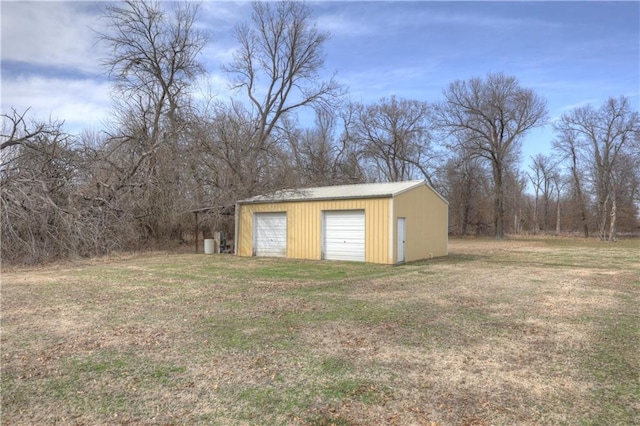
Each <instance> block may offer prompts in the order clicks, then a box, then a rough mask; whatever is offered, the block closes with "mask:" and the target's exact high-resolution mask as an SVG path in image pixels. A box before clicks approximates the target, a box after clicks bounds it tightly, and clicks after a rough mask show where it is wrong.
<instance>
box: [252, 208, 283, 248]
mask: <svg viewBox="0 0 640 426" xmlns="http://www.w3.org/2000/svg"><path fill="white" fill-rule="evenodd" d="M254 248H255V250H254V255H255V256H273V257H285V256H286V255H287V215H286V213H256V214H255V216H254Z"/></svg>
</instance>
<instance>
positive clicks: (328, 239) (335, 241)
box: [323, 210, 365, 262]
mask: <svg viewBox="0 0 640 426" xmlns="http://www.w3.org/2000/svg"><path fill="white" fill-rule="evenodd" d="M323 224H324V226H323V253H324V258H325V259H328V260H347V261H357V262H364V261H365V219H364V210H346V211H326V212H324V221H323Z"/></svg>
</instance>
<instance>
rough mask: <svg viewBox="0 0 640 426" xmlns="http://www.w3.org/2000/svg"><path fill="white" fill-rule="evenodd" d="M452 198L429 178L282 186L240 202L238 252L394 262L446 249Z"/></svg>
mask: <svg viewBox="0 0 640 426" xmlns="http://www.w3.org/2000/svg"><path fill="white" fill-rule="evenodd" d="M447 221H448V203H447V201H446V200H445V199H444V198H442V196H440V195H439V194H438V193H437V192H436V191H435V190H434V189H433V188H431V187H430V186H429V185H427V183H426V182H424V181H409V182H389V183H372V184H360V185H339V186H326V187H319V188H305V189H293V190H283V191H277V192H275V193H272V194H267V195H259V196H256V197H252V198H249V199H246V200H242V201H240V202H238V204H237V206H236V232H235V235H236V241H235V247H236V254H237V255H239V256H281V257H290V258H296V259H328V260H350V261H359V262H372V263H385V264H395V263H400V262H409V261H413V260H419V259H426V258H431V257H437V256H446V255H447V243H448V223H447Z"/></svg>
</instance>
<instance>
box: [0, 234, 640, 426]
mask: <svg viewBox="0 0 640 426" xmlns="http://www.w3.org/2000/svg"><path fill="white" fill-rule="evenodd" d="M639 249H640V247H639V246H638V245H636V244H634V243H633V242H632V243H628V242H625V243H623V244H621V245H614V244H597V243H594V242H592V241H588V242H584V241H582V240H570V239H562V240H555V239H552V238H539V239H520V240H511V241H503V242H499V241H493V240H453V241H451V244H450V254H451V255H450V256H449V257H447V258H442V259H434V260H433V261H425V262H416V263H411V264H406V265H402V266H398V267H385V266H379V265H366V264H351V263H340V262H308V261H291V260H284V259H252V258H250V259H247V258H236V257H233V256H222V255H221V256H217V255H214V256H205V255H186V254H175V255H174V254H169V253H156V254H153V255H151V254H147V255H144V256H120V257H119V258H110V259H102V260H94V261H87V262H79V263H76V264H65V265H58V266H55V265H52V266H51V267H48V268H33V269H29V268H21V269H14V270H11V271H3V274H2V293H1V302H2V305H1V312H0V315H1V320H2V324H1V326H2V336H1V344H2V353H1V358H0V361H1V368H2V377H1V384H2V407H1V408H2V424H7V425H9V424H11V425H13V424H53V423H57V424H221V425H227V424H273V425H280V424H300V425H329V424H336V425H369V424H387V425H404V424H425V425H449V424H453V425H485V424H486V425H489V424H497V425H499V424H505V425H506V424H524V425H526V424H530V425H537V424H594V425H595V424H613V423H615V424H632V423H633V422H635V421H636V419H637V418H639V417H640V406H639V405H638V400H640V382H639V381H638V374H639V372H640V359H639V358H640V356H639V355H638V354H639V353H640V339H638V335H640V286H639V285H638V282H639V281H638V276H640V259H639V258H638V253H639Z"/></svg>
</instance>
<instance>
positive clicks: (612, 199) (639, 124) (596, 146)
mask: <svg viewBox="0 0 640 426" xmlns="http://www.w3.org/2000/svg"><path fill="white" fill-rule="evenodd" d="M555 128H556V130H557V131H558V132H559V133H560V135H561V136H560V138H559V139H558V140H557V141H556V146H558V147H559V148H560V149H562V150H563V151H565V152H566V151H573V150H575V151H576V154H575V155H574V156H573V158H576V157H577V156H578V155H581V156H582V157H583V158H584V159H585V165H586V166H587V167H588V168H589V170H590V175H591V183H592V188H593V192H594V194H595V196H596V202H597V206H598V232H599V237H600V239H601V240H602V241H605V240H607V239H609V240H610V241H615V239H616V238H617V237H616V226H615V225H616V220H617V187H616V183H617V182H616V179H615V171H616V170H617V167H618V165H619V163H620V162H621V161H622V157H626V156H637V155H638V154H637V148H638V140H640V116H639V114H638V112H637V111H632V110H631V106H630V105H629V101H628V99H627V98H626V97H620V98H609V99H608V100H607V101H606V102H605V103H604V104H603V105H602V106H601V107H600V108H599V109H597V110H596V109H595V108H593V107H592V106H591V105H587V106H584V107H580V108H576V109H574V110H572V111H570V112H568V113H566V114H564V115H563V116H562V117H561V119H560V121H559V122H558V123H557V124H556V125H555ZM607 224H609V225H610V226H609V229H607ZM607 231H609V233H608V235H607Z"/></svg>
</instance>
